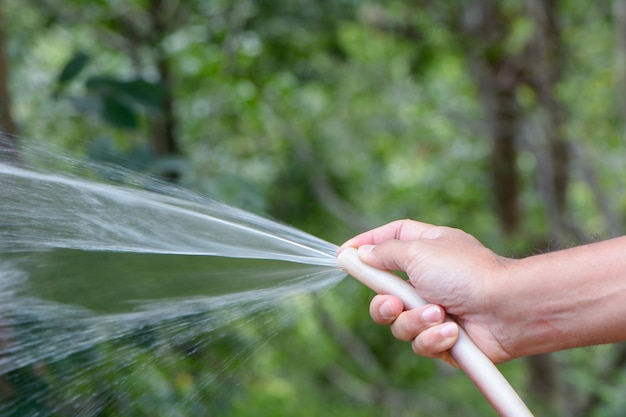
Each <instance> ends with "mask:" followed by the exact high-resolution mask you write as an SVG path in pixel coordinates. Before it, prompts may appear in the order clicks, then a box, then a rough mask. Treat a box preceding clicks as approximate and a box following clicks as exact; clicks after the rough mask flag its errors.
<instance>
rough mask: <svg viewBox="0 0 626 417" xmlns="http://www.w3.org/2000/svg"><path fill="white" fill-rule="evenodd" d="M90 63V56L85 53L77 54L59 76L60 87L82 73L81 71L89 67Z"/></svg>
mask: <svg viewBox="0 0 626 417" xmlns="http://www.w3.org/2000/svg"><path fill="white" fill-rule="evenodd" d="M88 62H89V55H87V54H86V53H84V52H80V51H79V52H76V53H75V54H74V55H73V56H72V57H71V58H70V59H69V61H67V63H66V64H65V66H64V67H63V69H62V70H61V72H60V73H59V76H58V78H57V83H58V84H59V85H64V84H67V83H68V82H69V81H71V80H72V79H73V78H74V77H76V76H77V75H78V74H80V73H81V71H82V70H83V69H84V68H85V66H87V63H88Z"/></svg>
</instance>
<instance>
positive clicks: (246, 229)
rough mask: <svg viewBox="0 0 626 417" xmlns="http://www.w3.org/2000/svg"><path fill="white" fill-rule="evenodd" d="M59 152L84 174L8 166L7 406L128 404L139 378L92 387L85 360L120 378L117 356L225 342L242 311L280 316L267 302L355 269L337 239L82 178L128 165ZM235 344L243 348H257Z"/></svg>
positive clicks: (0, 287)
mask: <svg viewBox="0 0 626 417" xmlns="http://www.w3.org/2000/svg"><path fill="white" fill-rule="evenodd" d="M41 155H42V154H39V156H41ZM51 156H52V155H50V154H46V155H45V156H44V157H43V158H40V160H44V161H45V163H46V164H48V165H50V159H46V158H50V157H51ZM53 159H54V163H53V164H52V165H54V166H57V167H58V166H59V165H62V166H65V167H67V166H72V167H73V169H75V168H76V167H77V166H78V167H79V169H78V170H79V171H80V176H72V175H59V174H55V173H50V172H47V171H46V170H34V169H31V168H29V169H26V168H23V167H18V166H14V165H9V164H3V163H0V210H1V215H0V316H1V318H2V319H1V320H0V394H1V395H0V398H1V401H0V414H2V415H16V416H17V415H39V416H48V415H57V414H58V415H80V416H82V415H84V416H88V415H95V414H98V413H99V412H101V411H102V410H105V409H107V407H110V405H111V403H112V402H116V403H118V405H117V406H118V408H119V407H120V406H119V403H120V402H121V401H122V400H123V399H124V395H129V394H128V392H131V391H132V390H133V386H134V385H136V384H138V382H137V381H138V379H133V377H132V376H129V377H128V379H127V380H122V381H119V378H116V380H115V381H112V384H113V385H116V384H117V385H119V384H122V385H124V387H123V388H122V387H117V388H116V387H115V386H107V387H106V388H103V387H98V388H93V389H92V388H90V387H88V385H89V384H92V385H93V381H92V382H90V383H88V379H89V378H88V376H87V375H86V374H87V371H86V369H82V370H78V369H74V368H73V367H74V366H75V365H76V363H77V361H78V362H80V361H81V360H82V363H83V365H84V366H85V368H90V369H91V371H90V372H92V371H93V368H94V367H99V368H102V372H103V373H104V374H105V375H112V374H113V373H114V372H117V374H118V375H119V374H120V372H119V371H120V369H119V367H120V366H124V365H123V363H124V361H120V360H119V357H120V356H123V357H125V359H126V361H132V360H133V357H136V356H137V355H143V354H145V353H146V352H149V355H150V356H151V357H154V359H153V361H157V360H158V358H159V356H166V353H167V352H166V351H168V349H170V347H171V346H180V345H185V346H188V345H189V341H194V343H196V344H197V343H205V344H210V343H217V342H218V341H219V340H221V338H222V339H223V338H226V337H230V336H227V333H226V332H225V331H223V330H221V329H225V328H228V327H232V326H238V325H241V326H245V323H243V322H242V321H241V319H242V318H244V317H249V316H250V315H251V314H252V313H255V317H256V318H257V320H260V321H263V320H266V321H267V320H276V318H275V317H274V316H270V315H267V314H265V315H264V314H261V313H263V312H266V311H268V310H270V309H272V308H275V306H276V305H279V304H280V303H286V302H289V300H292V301H293V300H297V299H298V297H301V296H303V294H307V293H308V292H311V291H317V290H319V289H322V288H328V287H329V286H331V285H333V284H335V283H336V282H338V281H339V280H341V279H342V278H343V277H344V276H345V274H344V273H343V272H342V271H341V270H339V269H338V268H337V263H336V262H337V261H336V258H335V253H336V250H337V247H336V246H335V245H332V244H330V243H327V242H325V241H323V240H321V239H318V238H315V237H313V236H311V235H308V234H306V233H304V232H302V231H300V230H297V229H294V228H291V227H289V226H285V225H282V224H279V223H277V222H273V221H270V220H267V219H265V218H262V217H259V216H256V215H254V214H251V213H249V212H246V211H242V210H238V209H235V208H233V207H229V206H225V205H223V204H220V203H217V202H215V201H212V200H208V199H206V198H202V197H199V196H197V195H194V194H192V193H190V192H188V191H184V190H180V189H177V188H173V187H171V186H168V185H164V184H160V183H157V182H147V180H146V179H145V178H142V177H141V178H140V177H136V182H138V183H140V185H141V186H142V187H144V188H145V187H147V188H149V189H150V190H151V191H146V190H145V189H139V188H136V187H135V188H133V187H122V186H116V185H112V184H106V183H102V182H96V181H89V180H85V179H83V178H82V177H84V176H86V175H87V176H92V177H94V176H98V177H99V176H100V175H102V174H103V173H105V174H106V173H107V172H108V173H111V172H118V171H115V170H118V168H116V169H115V170H107V169H106V167H102V166H98V167H96V168H97V169H96V170H94V169H93V168H94V167H95V166H88V165H86V164H84V163H81V164H78V162H76V161H74V160H72V159H70V158H64V157H61V156H59V155H54V156H53ZM237 323H239V324H237ZM263 324H267V323H263ZM251 327H252V326H249V325H248V329H247V331H248V332H249V331H251V330H250V329H251ZM259 327H260V326H259ZM256 328H258V327H256ZM263 328H265V329H268V328H269V329H271V328H272V326H263ZM244 330H245V329H244ZM245 333H246V332H245V331H243V334H245ZM202 334H204V335H207V334H210V336H211V337H208V338H206V340H204V341H201V342H199V341H198V340H199V339H200V337H199V335H202ZM129 340H130V341H131V343H130V345H132V346H131V347H128V343H127V342H128V341H129ZM222 342H223V341H222ZM103 344H104V345H103ZM235 344H236V345H239V346H238V348H239V354H240V355H243V354H244V352H243V351H244V349H245V348H251V345H252V344H251V343H245V342H243V343H242V341H239V342H236V343H235ZM102 346H104V347H102ZM110 349H113V350H114V354H113V356H111V354H110V353H108V352H103V350H105V351H106V350H110ZM160 351H163V355H159V352H160ZM94 355H95V356H94ZM83 356H84V358H83ZM113 358H116V360H113ZM229 360H233V358H232V357H231V358H230V359H229ZM120 363H122V364H121V365H120ZM127 363H128V362H127ZM228 366H229V365H228V364H223V365H220V366H218V367H217V369H216V370H215V373H213V374H209V375H206V376H205V378H206V381H205V383H204V384H203V385H204V386H207V385H209V384H210V383H211V382H212V381H214V380H215V378H216V377H217V376H218V375H220V374H221V372H222V371H223V370H224V368H226V367H228ZM55 367H56V368H59V369H60V368H63V369H62V371H59V370H58V369H56V370H55ZM107 367H109V368H111V369H107ZM129 369H130V367H129ZM146 371H148V370H146ZM223 384H224V383H223V381H221V382H220V383H219V384H218V385H219V386H223ZM96 385H97V384H96ZM24 392H26V393H27V395H22V393H24ZM187 395H192V396H193V395H194V394H193V393H191V394H189V393H188V394H187ZM195 395H204V394H199V393H196V394H195ZM127 400H129V399H127ZM129 401H130V400H129ZM134 401H136V400H134ZM122 402H123V401H122ZM196 405H197V404H196ZM163 407H164V405H163V404H161V405H160V411H159V412H160V413H163V412H165V413H166V414H167V412H166V411H164V409H163ZM122 409H123V407H122ZM165 409H167V407H166V408H165ZM127 411H128V412H129V413H132V412H131V411H130V410H127ZM197 411H198V410H197V408H196V409H195V411H194V412H197Z"/></svg>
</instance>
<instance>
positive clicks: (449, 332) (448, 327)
mask: <svg viewBox="0 0 626 417" xmlns="http://www.w3.org/2000/svg"><path fill="white" fill-rule="evenodd" d="M439 333H440V334H441V335H442V336H443V337H445V338H446V339H450V338H453V337H455V336H456V334H457V325H456V323H444V324H442V325H441V328H440V329H439Z"/></svg>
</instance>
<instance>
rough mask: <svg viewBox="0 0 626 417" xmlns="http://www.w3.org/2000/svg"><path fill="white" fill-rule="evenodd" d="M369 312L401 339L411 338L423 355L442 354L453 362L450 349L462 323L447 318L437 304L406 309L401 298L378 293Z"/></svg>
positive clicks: (430, 356) (445, 358)
mask: <svg viewBox="0 0 626 417" xmlns="http://www.w3.org/2000/svg"><path fill="white" fill-rule="evenodd" d="M370 315H371V316H372V319H373V320H374V321H375V322H376V323H378V324H384V325H390V327H391V332H392V334H393V335H394V337H396V338H397V339H399V340H404V341H412V343H411V346H412V348H413V351H414V352H415V353H417V354H418V355H420V356H425V357H428V358H440V359H443V360H445V361H447V362H450V363H452V364H453V365H454V361H453V360H452V359H451V358H450V355H449V354H448V352H447V351H448V350H450V349H451V348H452V346H454V344H455V343H456V341H457V340H458V338H459V327H458V325H457V324H456V323H454V322H445V312H444V310H443V308H441V307H440V306H438V305H434V304H429V305H426V306H424V307H422V308H416V309H412V310H407V311H404V305H403V304H402V301H400V299H398V298H397V297H394V296H391V295H377V296H375V297H374V298H373V299H372V302H371V303H370Z"/></svg>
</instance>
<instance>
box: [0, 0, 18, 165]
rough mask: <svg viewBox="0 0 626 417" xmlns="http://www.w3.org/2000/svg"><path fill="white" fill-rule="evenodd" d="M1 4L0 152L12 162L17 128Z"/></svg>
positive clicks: (15, 150) (16, 150) (0, 3)
mask: <svg viewBox="0 0 626 417" xmlns="http://www.w3.org/2000/svg"><path fill="white" fill-rule="evenodd" d="M4 27H5V26H4V14H3V4H2V0H0V148H4V149H0V152H1V154H2V155H5V154H6V155H9V157H8V159H9V160H11V161H12V162H15V161H17V160H18V143H17V138H16V135H17V127H16V125H15V121H14V119H13V115H12V112H11V108H12V99H11V92H10V90H9V64H8V61H7V53H6V34H5V31H4Z"/></svg>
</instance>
